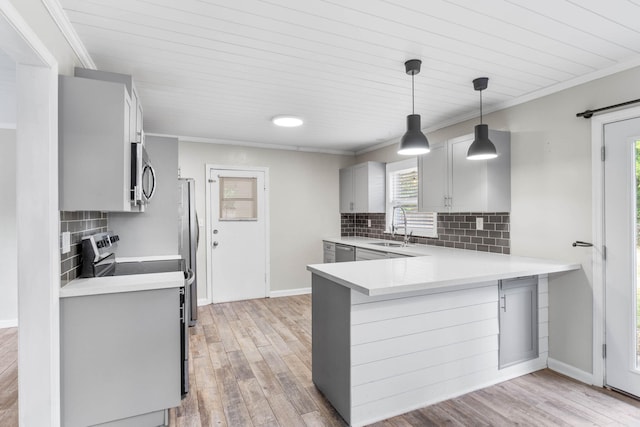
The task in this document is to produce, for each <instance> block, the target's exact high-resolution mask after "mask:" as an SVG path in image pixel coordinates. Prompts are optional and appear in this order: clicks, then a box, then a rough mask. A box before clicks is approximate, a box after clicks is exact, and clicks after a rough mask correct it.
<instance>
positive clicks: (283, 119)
mask: <svg viewBox="0 0 640 427" xmlns="http://www.w3.org/2000/svg"><path fill="white" fill-rule="evenodd" d="M271 121H272V122H273V124H274V125H276V126H282V127H285V128H295V127H298V126H302V123H304V122H303V121H302V119H301V118H300V117H296V116H275V117H274V118H272V119H271Z"/></svg>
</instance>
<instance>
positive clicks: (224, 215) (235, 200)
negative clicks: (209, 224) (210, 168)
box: [220, 177, 258, 221]
mask: <svg viewBox="0 0 640 427" xmlns="http://www.w3.org/2000/svg"><path fill="white" fill-rule="evenodd" d="M256 182H257V179H256V178H237V177H220V221H256V220H257V217H258V215H257V206H258V196H257V191H256V187H257V184H256Z"/></svg>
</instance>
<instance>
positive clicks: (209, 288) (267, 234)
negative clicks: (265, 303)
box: [198, 163, 271, 305]
mask: <svg viewBox="0 0 640 427" xmlns="http://www.w3.org/2000/svg"><path fill="white" fill-rule="evenodd" d="M211 169H226V170H232V171H253V172H263V173H264V192H265V197H264V209H265V213H264V215H265V222H266V224H265V240H266V241H265V245H266V248H265V273H266V275H267V277H266V289H265V295H267V296H269V295H270V291H271V244H270V242H271V232H270V229H271V227H270V224H271V220H270V217H269V189H270V188H271V187H270V183H269V168H268V167H255V166H230V165H216V164H210V163H207V164H205V186H206V191H205V203H206V205H205V215H206V219H205V224H206V227H205V232H206V239H205V243H206V245H207V247H206V249H207V250H206V252H205V256H206V266H207V295H206V297H205V298H199V299H198V305H205V304H212V303H213V281H212V280H213V279H212V275H211V273H212V271H211V268H212V267H211V241H212V239H211V235H212V233H211V218H210V211H209V209H210V206H211V185H209V182H208V180H209V171H210V170H211Z"/></svg>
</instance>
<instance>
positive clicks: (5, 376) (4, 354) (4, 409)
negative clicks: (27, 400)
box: [0, 328, 18, 427]
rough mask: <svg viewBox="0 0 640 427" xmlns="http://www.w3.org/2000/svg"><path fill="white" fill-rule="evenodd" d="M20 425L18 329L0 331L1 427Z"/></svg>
mask: <svg viewBox="0 0 640 427" xmlns="http://www.w3.org/2000/svg"><path fill="white" fill-rule="evenodd" d="M17 425H18V328H6V329H0V426H7V427H13V426H17Z"/></svg>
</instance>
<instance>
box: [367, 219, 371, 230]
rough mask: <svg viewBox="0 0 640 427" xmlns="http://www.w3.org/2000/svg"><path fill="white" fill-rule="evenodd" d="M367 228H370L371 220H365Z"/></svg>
mask: <svg viewBox="0 0 640 427" xmlns="http://www.w3.org/2000/svg"><path fill="white" fill-rule="evenodd" d="M367 227H369V228H371V220H370V219H368V220H367Z"/></svg>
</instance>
